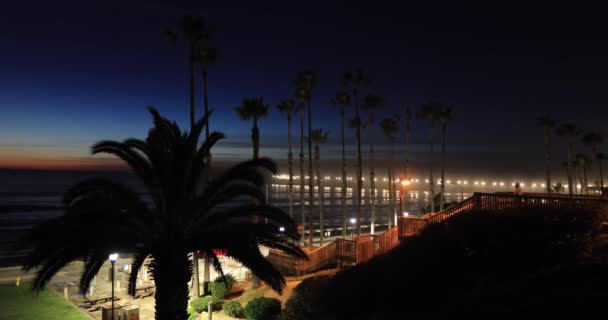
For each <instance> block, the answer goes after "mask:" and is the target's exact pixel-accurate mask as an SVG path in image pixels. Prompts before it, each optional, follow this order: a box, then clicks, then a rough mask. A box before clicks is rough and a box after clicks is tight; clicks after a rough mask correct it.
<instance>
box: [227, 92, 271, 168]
mask: <svg viewBox="0 0 608 320" xmlns="http://www.w3.org/2000/svg"><path fill="white" fill-rule="evenodd" d="M268 108H269V106H268V105H267V104H264V99H263V98H243V102H241V105H240V106H237V107H235V108H234V111H235V112H236V113H237V114H238V115H239V117H240V118H241V120H243V121H249V120H253V127H252V128H251V142H252V145H253V159H254V160H257V159H259V158H260V129H259V128H258V120H260V119H264V118H266V116H267V115H268Z"/></svg>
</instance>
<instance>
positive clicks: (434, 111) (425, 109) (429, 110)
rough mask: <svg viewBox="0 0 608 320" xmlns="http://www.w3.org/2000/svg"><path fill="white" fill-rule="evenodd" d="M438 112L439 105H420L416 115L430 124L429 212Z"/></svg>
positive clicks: (432, 208)
mask: <svg viewBox="0 0 608 320" xmlns="http://www.w3.org/2000/svg"><path fill="white" fill-rule="evenodd" d="M439 110H440V104H438V103H427V104H424V105H422V108H421V110H420V112H419V114H418V116H419V117H420V118H422V119H425V120H429V121H430V122H431V126H430V127H429V146H430V159H429V191H430V193H431V197H430V198H431V212H435V181H434V178H433V159H434V157H435V125H436V124H437V121H438V120H439Z"/></svg>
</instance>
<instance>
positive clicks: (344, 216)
mask: <svg viewBox="0 0 608 320" xmlns="http://www.w3.org/2000/svg"><path fill="white" fill-rule="evenodd" d="M340 127H341V130H342V190H340V191H341V194H342V238H344V239H346V214H347V208H346V188H347V184H346V143H345V139H344V108H342V109H341V111H340Z"/></svg>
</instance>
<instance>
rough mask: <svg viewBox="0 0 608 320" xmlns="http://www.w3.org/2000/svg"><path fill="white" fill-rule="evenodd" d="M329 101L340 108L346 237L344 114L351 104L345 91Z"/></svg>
mask: <svg viewBox="0 0 608 320" xmlns="http://www.w3.org/2000/svg"><path fill="white" fill-rule="evenodd" d="M329 103H330V104H331V105H332V106H334V107H336V108H338V109H339V110H340V132H341V140H342V179H341V180H342V188H341V189H340V191H341V197H342V238H344V239H346V228H347V224H346V215H347V206H346V189H347V187H348V186H347V181H346V179H347V177H346V141H345V132H344V126H345V123H344V121H345V116H346V108H348V107H350V106H351V101H350V95H349V94H348V93H346V92H338V93H336V96H335V97H334V98H331V99H330V101H329Z"/></svg>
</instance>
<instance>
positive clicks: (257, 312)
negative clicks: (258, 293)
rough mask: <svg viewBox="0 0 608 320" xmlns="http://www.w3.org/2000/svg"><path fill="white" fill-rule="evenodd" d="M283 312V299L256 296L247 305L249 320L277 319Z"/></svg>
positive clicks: (246, 312)
mask: <svg viewBox="0 0 608 320" xmlns="http://www.w3.org/2000/svg"><path fill="white" fill-rule="evenodd" d="M279 313H281V301H279V300H277V299H275V298H265V297H261V298H256V299H253V300H251V301H249V303H247V306H245V317H246V318H247V319H248V320H275V319H276V318H277V316H278V315H279Z"/></svg>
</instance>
